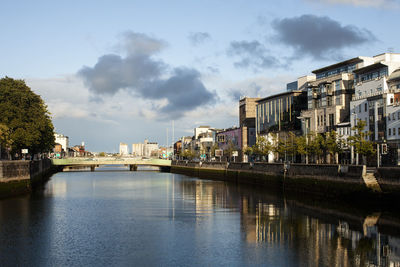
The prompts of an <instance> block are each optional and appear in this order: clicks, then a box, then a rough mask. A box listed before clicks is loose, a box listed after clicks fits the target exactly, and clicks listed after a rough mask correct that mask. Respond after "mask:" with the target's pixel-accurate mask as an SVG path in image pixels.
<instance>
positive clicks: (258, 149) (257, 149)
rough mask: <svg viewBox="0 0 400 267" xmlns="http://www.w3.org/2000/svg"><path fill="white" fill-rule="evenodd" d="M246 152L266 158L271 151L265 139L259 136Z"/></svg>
mask: <svg viewBox="0 0 400 267" xmlns="http://www.w3.org/2000/svg"><path fill="white" fill-rule="evenodd" d="M248 151H249V152H251V153H252V154H255V155H258V156H261V157H265V158H266V157H267V156H268V154H269V153H270V152H271V151H272V144H271V142H270V141H268V140H267V138H265V136H262V135H259V136H257V139H256V143H255V144H254V145H253V146H252V147H251V149H249V150H248Z"/></svg>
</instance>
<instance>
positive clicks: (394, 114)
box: [392, 112, 396, 120]
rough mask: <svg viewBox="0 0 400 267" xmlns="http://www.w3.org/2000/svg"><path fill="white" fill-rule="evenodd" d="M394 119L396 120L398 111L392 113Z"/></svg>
mask: <svg viewBox="0 0 400 267" xmlns="http://www.w3.org/2000/svg"><path fill="white" fill-rule="evenodd" d="M392 120H396V113H394V112H393V113H392Z"/></svg>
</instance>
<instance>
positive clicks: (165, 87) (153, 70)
mask: <svg viewBox="0 0 400 267" xmlns="http://www.w3.org/2000/svg"><path fill="white" fill-rule="evenodd" d="M119 46H120V47H122V48H123V50H124V51H125V53H126V56H120V55H115V54H108V55H104V56H102V57H100V58H99V59H98V61H97V63H96V64H95V65H94V66H93V67H88V66H85V67H83V68H82V69H81V70H79V71H78V75H79V76H80V77H81V78H82V79H83V81H84V84H85V86H86V87H87V88H89V90H90V92H91V93H92V94H93V95H94V96H95V97H96V98H98V97H100V98H103V97H105V96H112V95H115V94H116V93H118V92H119V91H121V90H125V91H128V92H130V93H131V94H132V95H134V96H135V97H139V98H142V99H148V100H164V104H162V105H158V106H154V108H155V109H157V110H156V111H157V112H159V114H160V116H158V117H157V118H159V119H163V118H179V117H182V116H184V112H186V111H190V110H194V109H196V108H197V107H199V106H201V105H208V104H212V103H214V102H215V101H216V99H217V95H216V93H215V92H211V91H209V90H208V89H207V88H206V87H205V86H204V84H203V83H202V81H201V79H200V78H201V75H200V73H199V72H198V71H197V70H195V69H191V68H185V67H181V68H173V67H171V66H169V65H168V64H166V63H164V62H163V61H160V60H156V59H154V55H155V54H157V53H158V52H160V51H161V50H162V49H163V48H164V47H165V46H166V44H165V43H164V42H163V41H161V40H158V39H155V38H152V37H149V36H147V35H145V34H141V33H134V32H128V33H126V34H125V35H124V38H123V42H122V43H121V44H119ZM165 77H166V78H165ZM161 102H162V101H161Z"/></svg>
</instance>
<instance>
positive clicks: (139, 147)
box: [132, 143, 144, 157]
mask: <svg viewBox="0 0 400 267" xmlns="http://www.w3.org/2000/svg"><path fill="white" fill-rule="evenodd" d="M143 149H144V144H142V143H138V144H132V155H133V156H135V157H142V156H143Z"/></svg>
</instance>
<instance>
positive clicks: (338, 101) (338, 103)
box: [336, 95, 342, 105]
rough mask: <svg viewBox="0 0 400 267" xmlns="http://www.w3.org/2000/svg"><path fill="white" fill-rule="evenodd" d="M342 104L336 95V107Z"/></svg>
mask: <svg viewBox="0 0 400 267" xmlns="http://www.w3.org/2000/svg"><path fill="white" fill-rule="evenodd" d="M341 104H342V96H341V95H338V96H336V105H341Z"/></svg>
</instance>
